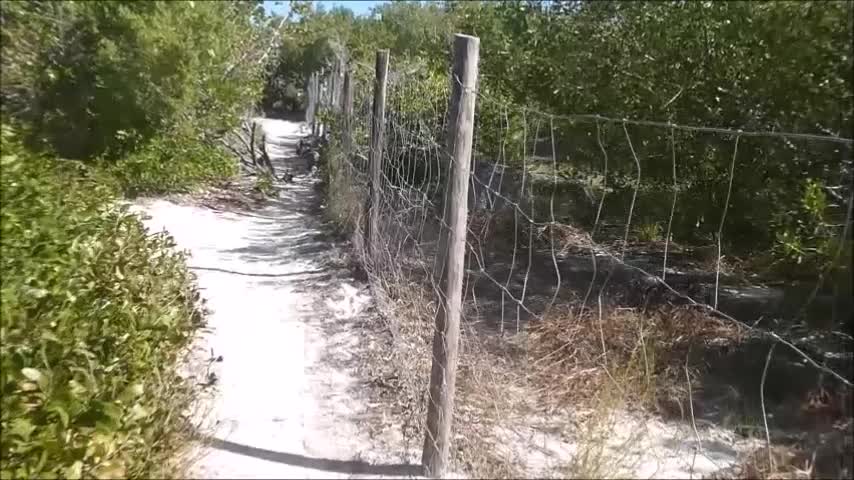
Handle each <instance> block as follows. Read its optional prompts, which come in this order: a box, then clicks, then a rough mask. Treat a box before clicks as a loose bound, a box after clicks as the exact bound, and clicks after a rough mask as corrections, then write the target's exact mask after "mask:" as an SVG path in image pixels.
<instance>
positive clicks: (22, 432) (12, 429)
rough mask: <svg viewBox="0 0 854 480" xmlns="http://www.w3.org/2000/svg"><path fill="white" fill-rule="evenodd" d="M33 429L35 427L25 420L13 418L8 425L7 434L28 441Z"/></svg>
mask: <svg viewBox="0 0 854 480" xmlns="http://www.w3.org/2000/svg"><path fill="white" fill-rule="evenodd" d="M35 429H36V427H35V425H33V424H32V423H31V422H30V420H29V419H27V418H15V419H13V420H12V422H11V423H10V425H9V433H10V434H11V435H17V436H19V437H21V438H22V439H23V440H24V441H28V440H29V439H30V435H32V433H33V432H34V431H35Z"/></svg>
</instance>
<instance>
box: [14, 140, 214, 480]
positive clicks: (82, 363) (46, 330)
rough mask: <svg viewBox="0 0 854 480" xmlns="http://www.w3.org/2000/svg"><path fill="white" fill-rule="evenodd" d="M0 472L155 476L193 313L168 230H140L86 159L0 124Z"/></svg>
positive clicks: (168, 435) (171, 428)
mask: <svg viewBox="0 0 854 480" xmlns="http://www.w3.org/2000/svg"><path fill="white" fill-rule="evenodd" d="M2 170H3V175H2V176H0V179H2V180H0V181H1V182H2V184H0V185H2V204H3V209H2V214H0V220H2V221H0V225H2V227H0V239H2V244H1V245H2V255H0V262H2V263H1V264H0V265H2V274H3V283H2V290H0V292H2V293H0V297H2V307H0V308H2V320H0V334H2V339H3V341H2V346H0V372H2V373H0V389H2V409H0V411H2V414H1V416H0V431H2V442H0V444H1V445H0V457H2V459H3V462H2V467H0V476H2V478H13V477H14V478H51V477H53V478H57V477H63V478H79V477H89V478H91V477H108V476H109V477H114V478H115V477H142V478H145V477H150V476H151V475H158V474H160V475H167V476H168V475H169V472H168V471H164V468H166V467H167V466H168V465H169V462H168V461H167V460H168V459H169V458H171V457H172V456H173V455H174V453H175V450H176V449H177V448H178V447H179V446H180V445H178V444H176V443H175V442H176V439H178V438H180V437H179V434H180V431H181V428H182V420H181V413H182V410H183V408H184V406H185V405H186V403H185V402H186V400H187V399H188V393H189V387H188V386H187V385H185V384H184V383H183V382H182V381H181V379H179V378H178V377H177V376H176V373H175V371H174V366H175V361H176V359H177V355H178V354H179V352H180V351H181V349H182V347H183V346H184V345H185V344H186V343H187V341H188V339H189V336H190V334H191V332H192V331H193V329H194V328H195V327H196V326H198V324H199V322H200V312H199V311H198V310H197V304H196V299H197V298H198V296H197V293H196V292H195V291H194V288H193V287H192V283H191V278H190V276H189V274H188V272H187V270H186V267H185V264H184V259H183V256H182V255H180V254H176V253H172V251H171V250H170V248H171V247H172V246H173V244H172V241H171V239H169V238H168V237H165V236H162V235H154V236H149V235H147V233H146V231H145V230H144V228H143V226H142V224H141V222H140V221H139V219H138V218H137V217H135V216H134V215H131V214H129V213H128V212H127V211H126V210H125V209H124V208H122V207H117V206H114V205H113V203H112V199H113V198H114V193H115V192H114V191H113V189H111V188H109V187H107V186H105V184H104V182H102V181H101V178H99V176H98V175H93V174H91V173H89V172H90V169H87V168H85V167H83V166H82V165H80V164H78V163H74V162H70V161H56V160H52V159H50V158H46V157H42V156H36V155H33V154H31V153H28V152H27V151H26V150H25V149H24V148H22V146H21V145H20V142H19V141H18V140H17V139H16V138H15V135H14V133H13V132H12V131H11V130H10V129H9V128H8V127H4V128H3V154H2Z"/></svg>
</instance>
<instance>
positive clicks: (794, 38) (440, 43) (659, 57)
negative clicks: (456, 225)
mask: <svg viewBox="0 0 854 480" xmlns="http://www.w3.org/2000/svg"><path fill="white" fill-rule="evenodd" d="M851 12H852V7H851V3H850V2H839V1H832V2H824V3H821V4H818V3H815V2H744V1H733V2H685V1H669V2H618V1H553V2H536V1H528V0H514V1H506V2H459V1H449V2H443V3H441V4H439V3H428V4H419V3H413V2H407V3H403V2H401V3H390V4H385V5H381V6H378V7H377V8H376V9H375V10H374V12H373V14H372V15H370V16H366V17H353V16H352V15H348V14H347V12H346V11H343V10H341V9H336V10H332V11H330V12H324V11H322V10H319V9H318V10H311V9H306V10H305V11H304V12H303V15H302V16H301V20H300V22H298V23H294V24H293V25H291V26H289V28H290V31H291V32H295V33H298V34H299V35H298V36H295V38H298V41H296V42H295V43H294V44H293V45H292V46H291V48H290V49H289V50H287V51H282V56H281V58H280V63H281V64H287V65H289V66H290V67H291V68H290V69H289V70H288V71H289V75H290V76H291V77H295V76H296V74H295V73H294V70H298V69H299V68H304V70H303V71H302V75H306V74H308V73H310V72H311V71H314V70H317V69H318V67H317V64H318V63H319V64H320V65H324V64H328V63H331V59H332V56H331V55H329V54H327V53H325V52H323V51H321V50H318V49H316V48H314V46H315V45H318V44H322V42H323V41H324V40H327V41H330V42H334V43H336V44H340V45H345V46H346V51H347V56H348V57H349V63H350V66H351V68H352V69H353V70H354V71H356V72H357V74H358V75H359V82H358V83H357V85H358V87H357V97H358V96H359V95H360V94H361V95H365V94H367V95H370V92H369V91H370V88H369V86H370V84H371V82H372V80H373V72H372V69H371V68H370V67H371V66H372V65H373V61H374V60H373V59H374V54H375V52H376V50H378V49H381V48H388V49H390V52H391V64H390V65H391V66H390V72H392V73H391V74H390V75H391V76H390V79H391V81H394V74H395V73H398V74H400V72H405V73H404V74H402V75H400V76H401V77H402V78H403V83H404V84H405V85H404V86H402V87H401V88H400V89H397V87H396V86H394V85H392V86H391V87H390V94H389V107H388V111H389V115H390V116H392V115H394V114H395V113H400V112H401V111H404V113H407V111H408V113H412V114H413V115H414V116H416V117H418V118H419V120H421V121H422V123H423V124H426V125H437V124H440V123H439V122H437V121H436V120H435V119H434V118H431V116H430V114H428V112H426V111H425V110H424V109H423V108H421V107H420V105H421V104H424V105H431V104H436V105H441V103H442V102H443V101H446V98H443V93H442V91H443V90H444V89H442V88H433V86H434V85H436V86H438V85H440V83H436V82H435V79H441V78H447V69H448V64H449V62H448V60H449V50H450V49H449V47H450V41H449V40H450V35H451V34H452V33H454V32H455V31H458V32H463V33H467V34H472V35H476V36H478V37H479V38H480V41H481V47H480V60H479V69H480V74H479V86H478V89H479V92H480V93H481V94H482V95H480V96H479V98H478V102H477V108H478V113H477V117H476V118H477V127H476V132H477V141H476V147H475V149H476V152H475V154H476V155H477V156H478V159H482V160H496V159H499V158H502V159H503V160H504V161H506V162H508V163H509V164H511V165H516V166H519V167H521V165H522V164H523V161H522V160H523V156H524V155H525V154H523V152H527V153H526V154H527V155H529V156H530V155H531V153H532V152H536V153H537V154H538V155H540V156H544V157H547V158H550V157H551V141H550V138H548V137H549V134H548V133H547V132H548V131H549V128H548V126H549V124H552V125H553V126H554V137H555V144H556V153H557V161H558V163H559V165H558V168H559V170H561V171H573V172H575V173H574V174H573V175H574V176H575V177H577V179H578V180H580V181H586V179H590V178H594V177H598V176H601V173H602V163H603V153H602V148H600V141H601V144H602V147H604V149H605V150H606V151H607V155H608V158H609V167H608V170H609V175H608V179H607V183H608V185H609V189H610V190H611V192H612V193H611V194H609V197H608V201H606V205H605V210H604V212H603V215H604V217H603V220H604V221H606V222H608V223H617V224H619V223H625V221H626V216H627V212H628V210H629V205H630V203H631V201H632V198H634V195H633V190H634V189H635V188H636V187H637V188H638V189H639V190H640V196H639V198H638V199H637V200H638V205H637V207H638V208H636V209H634V214H635V215H637V217H636V218H635V219H634V220H635V221H640V222H642V223H644V224H645V225H648V227H649V231H648V232H647V233H649V232H653V231H662V232H663V231H664V230H665V228H666V227H667V224H668V218H669V214H670V208H671V202H672V197H673V193H674V189H675V190H676V191H677V193H678V196H679V201H678V204H677V206H678V208H677V211H676V212H675V215H674V218H673V222H672V226H673V232H672V233H673V239H674V240H676V241H677V242H679V243H683V244H688V245H692V244H693V245H698V244H699V245H702V244H708V243H714V242H716V241H717V238H716V235H717V232H718V229H719V222H720V218H721V215H722V212H723V210H724V208H725V203H726V200H727V198H728V197H729V204H728V206H727V217H726V225H725V229H724V235H723V237H722V242H723V244H724V245H723V246H724V249H725V251H726V253H727V254H728V255H732V254H734V255H737V256H742V257H750V256H754V255H766V254H768V253H769V252H770V253H773V255H774V259H773V260H774V261H775V262H776V265H777V266H778V267H784V268H783V269H787V270H789V271H790V272H794V271H797V270H800V271H803V272H809V273H808V276H809V275H812V276H815V275H816V274H817V272H818V271H819V270H821V269H823V268H825V267H827V266H828V265H829V264H830V263H833V262H834V259H835V258H837V256H836V254H835V253H834V252H836V251H838V250H839V249H838V248H836V247H835V245H837V244H838V241H835V240H832V239H834V238H838V237H839V236H840V235H841V233H842V228H841V226H842V225H843V224H844V223H845V222H846V221H847V220H848V219H847V218H846V207H847V205H846V203H847V197H848V196H849V195H851V194H852V192H851V187H850V185H851V175H852V170H854V167H852V163H851V159H850V147H848V148H847V149H846V148H844V147H843V146H842V145H841V144H840V143H831V142H823V141H813V140H796V139H791V138H780V137H777V138H748V137H742V138H740V142H739V144H738V152H737V158H736V162H735V169H734V172H735V175H734V178H733V184H732V189H731V195H729V196H728V195H727V191H728V190H729V180H730V167H731V163H732V160H733V155H734V153H735V152H734V150H735V135H726V134H719V133H700V132H693V131H686V130H679V129H677V130H675V131H673V132H671V129H670V128H668V127H666V126H663V127H662V126H658V127H650V126H638V125H629V127H628V134H629V136H630V137H631V139H632V142H633V148H634V150H635V151H636V153H637V157H638V160H639V162H640V163H641V164H642V176H641V180H640V182H641V183H640V185H637V186H636V185H635V184H634V183H635V178H636V171H635V170H636V163H635V161H634V159H633V157H634V155H632V152H631V150H630V149H629V146H628V142H627V138H626V137H627V135H626V132H625V131H624V130H623V128H622V125H621V124H620V122H619V121H616V122H601V123H600V124H598V125H597V124H596V123H595V122H590V121H575V120H573V121H568V120H562V119H560V118H557V119H555V118H552V117H551V116H550V115H549V114H557V115H573V114H598V115H603V116H607V117H611V118H615V119H623V118H629V119H638V120H653V121H658V122H673V123H677V124H681V125H697V126H711V127H719V128H725V129H731V130H737V129H742V130H751V131H795V132H801V133H810V134H815V135H823V136H843V137H850V136H851V132H852V116H851V112H852V111H854V108H852V101H854V95H852V93H851V92H852V88H851V87H852V85H851V78H852V77H851V65H852V56H851V54H850V51H849V50H850V45H851V39H852V37H851V30H850V18H852V16H851ZM792 45H799V47H798V48H792ZM307 56H308V57H310V58H312V59H314V61H313V62H307V61H303V60H302V59H304V58H306V57H307ZM294 59H301V60H300V61H294ZM413 66H417V68H412V67H413ZM273 78H276V75H274V76H273ZM303 79H304V77H303ZM359 90H361V92H360V91H359ZM366 92H367V93H366ZM431 108H434V107H432V106H431ZM438 111H439V112H441V111H442V109H439V110H438ZM538 111H542V112H548V113H547V114H538V113H536V112H538ZM398 120H399V119H398ZM537 132H539V137H540V138H538V139H535V138H534V137H535V135H536V133H537ZM671 133H672V139H673V142H672V144H671ZM440 134H441V132H436V133H434V135H433V136H434V137H439V136H440ZM523 140H524V141H525V142H524V143H525V144H524V145H523ZM536 143H539V145H535V144H536ZM672 145H675V151H676V155H675V158H676V161H677V163H678V168H677V170H678V177H679V178H678V182H677V185H676V186H674V182H673V180H672V178H671V176H672V158H673V149H672ZM525 164H526V165H528V166H531V165H532V162H531V161H530V159H528V161H526V162H525ZM550 165H551V162H549V167H550ZM818 192H820V193H818ZM805 202H806V203H805ZM591 208H592V207H591ZM593 210H595V208H593ZM581 214H582V216H587V217H591V218H592V217H594V216H595V213H593V214H590V212H581ZM560 220H563V221H572V220H573V219H571V218H561V219H560ZM584 226H585V227H589V225H584ZM848 243H849V245H848V246H847V247H845V248H847V249H848V250H850V241H849V242H848ZM843 250H844V249H843ZM842 257H844V255H842ZM775 268H776V267H775Z"/></svg>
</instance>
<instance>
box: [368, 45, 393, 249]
mask: <svg viewBox="0 0 854 480" xmlns="http://www.w3.org/2000/svg"><path fill="white" fill-rule="evenodd" d="M388 56H389V55H388V50H379V51H377V61H376V67H375V75H374V112H373V117H374V118H373V123H372V125H371V150H370V152H369V156H368V161H369V164H370V172H371V181H370V190H371V195H370V204H369V206H368V212H369V215H368V227H367V240H368V256H369V258H370V259H371V260H375V259H376V257H377V249H378V246H379V245H378V238H377V236H378V233H377V232H378V230H379V225H380V191H381V188H382V183H381V179H382V171H383V170H382V161H383V145H384V144H383V134H384V131H385V95H386V81H387V80H388Z"/></svg>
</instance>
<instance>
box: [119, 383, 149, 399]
mask: <svg viewBox="0 0 854 480" xmlns="http://www.w3.org/2000/svg"><path fill="white" fill-rule="evenodd" d="M143 393H144V389H143V387H142V384H141V383H134V384H133V385H129V386H128V387H127V388H125V389H124V391H122V393H121V394H120V395H119V400H121V401H122V402H123V403H129V402H130V401H132V400H133V399H135V398H136V397H139V396H140V395H142V394H143Z"/></svg>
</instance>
